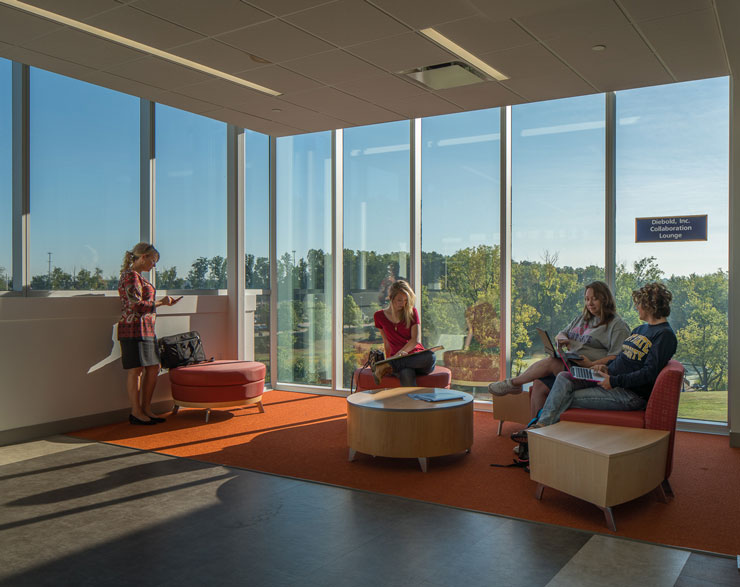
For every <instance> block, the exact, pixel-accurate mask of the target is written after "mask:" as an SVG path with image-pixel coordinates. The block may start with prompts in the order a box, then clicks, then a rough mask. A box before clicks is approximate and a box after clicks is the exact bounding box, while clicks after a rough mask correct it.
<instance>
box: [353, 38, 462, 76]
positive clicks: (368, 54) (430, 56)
mask: <svg viewBox="0 0 740 587" xmlns="http://www.w3.org/2000/svg"><path fill="white" fill-rule="evenodd" d="M347 50H348V51H349V52H351V53H353V54H354V55H357V56H358V57H361V58H362V59H364V60H365V61H369V62H370V63H374V64H375V65H377V66H378V67H382V68H383V69H386V70H388V71H393V72H398V71H403V70H406V69H412V68H414V67H422V66H425V65H437V64H439V63H446V62H448V61H453V60H455V59H456V57H455V56H454V55H452V54H451V53H448V52H447V51H445V50H444V49H442V48H441V47H438V46H437V45H435V44H434V43H432V42H431V41H428V40H427V39H425V38H424V37H422V36H421V35H420V34H418V33H404V34H402V35H397V36H395V37H387V38H385V39H380V40H378V41H370V42H369V43H362V44H359V45H353V46H352V47H349V48H348V49H347Z"/></svg>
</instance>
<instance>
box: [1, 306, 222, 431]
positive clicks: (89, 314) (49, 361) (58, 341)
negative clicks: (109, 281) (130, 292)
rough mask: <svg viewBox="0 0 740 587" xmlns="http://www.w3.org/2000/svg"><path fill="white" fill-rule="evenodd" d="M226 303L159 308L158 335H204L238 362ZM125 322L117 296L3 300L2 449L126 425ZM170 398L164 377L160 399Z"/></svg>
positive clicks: (212, 352) (211, 349) (208, 345)
mask: <svg viewBox="0 0 740 587" xmlns="http://www.w3.org/2000/svg"><path fill="white" fill-rule="evenodd" d="M227 301H228V300H227V297H226V296H216V295H208V296H185V297H184V298H183V299H182V301H180V303H178V304H177V305H176V306H173V307H172V308H167V307H162V308H159V309H158V310H159V311H158V317H157V323H156V327H157V334H158V335H159V336H166V335H168V334H177V333H179V332H186V331H189V330H197V331H198V332H200V335H201V338H202V339H203V344H204V347H205V351H206V354H207V355H208V356H209V357H211V356H214V357H215V358H217V359H222V358H236V357H235V356H233V357H232V354H233V352H235V351H234V350H233V349H234V348H235V345H234V344H232V343H231V342H230V341H228V340H226V335H225V333H226V332H228V331H229V329H228V328H227V321H228V319H229V318H228V314H227V309H228V308H227ZM119 316H120V301H119V299H118V296H117V295H83V296H74V297H46V298H44V297H29V298H26V297H12V296H1V297H0V400H1V402H2V403H1V404H0V406H1V407H0V444H8V443H11V442H19V441H22V440H28V439H31V438H38V437H41V436H46V435H48V434H54V433H62V432H71V431H73V430H76V429H80V428H82V427H84V426H93V425H98V424H102V423H105V422H108V421H115V419H119V420H120V419H121V417H122V415H123V414H125V412H126V410H127V409H128V400H127V395H126V389H125V372H124V371H123V369H122V368H121V362H120V359H119V358H117V357H119V356H120V351H119V349H118V345H117V343H114V341H113V340H112V334H113V327H114V325H115V323H116V322H117V321H118V317H119ZM91 368H92V369H93V370H92V371H91ZM169 399H170V387H169V377H168V376H167V375H161V376H160V378H159V381H158V383H157V389H156V391H155V395H154V401H155V402H166V401H168V400H169Z"/></svg>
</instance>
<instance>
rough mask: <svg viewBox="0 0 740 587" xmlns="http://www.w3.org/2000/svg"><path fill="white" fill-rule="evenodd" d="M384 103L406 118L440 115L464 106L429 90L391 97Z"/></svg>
mask: <svg viewBox="0 0 740 587" xmlns="http://www.w3.org/2000/svg"><path fill="white" fill-rule="evenodd" d="M383 105H384V106H385V107H386V108H388V109H389V110H393V112H398V113H399V114H401V115H403V116H405V117H406V118H422V117H424V116H438V115H440V114H452V113H453V112H462V108H460V107H459V106H458V105H456V104H452V103H450V102H448V101H447V100H443V99H442V98H439V97H437V96H435V95H434V94H430V93H428V92H426V93H424V94H419V95H418V96H410V97H407V98H397V99H396V98H390V99H388V100H386V101H385V102H384V104H383Z"/></svg>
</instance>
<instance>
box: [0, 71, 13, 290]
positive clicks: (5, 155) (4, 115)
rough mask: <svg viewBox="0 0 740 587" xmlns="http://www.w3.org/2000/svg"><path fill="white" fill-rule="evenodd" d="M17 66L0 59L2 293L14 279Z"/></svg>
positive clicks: (0, 262) (0, 250)
mask: <svg viewBox="0 0 740 587" xmlns="http://www.w3.org/2000/svg"><path fill="white" fill-rule="evenodd" d="M12 74H13V65H12V63H11V62H10V61H8V60H7V59H0V291H5V290H9V289H11V288H12V282H11V280H12V277H13V154H12V153H13V144H12V139H13V131H12V115H13V113H12V103H13V97H12V80H13V75H12Z"/></svg>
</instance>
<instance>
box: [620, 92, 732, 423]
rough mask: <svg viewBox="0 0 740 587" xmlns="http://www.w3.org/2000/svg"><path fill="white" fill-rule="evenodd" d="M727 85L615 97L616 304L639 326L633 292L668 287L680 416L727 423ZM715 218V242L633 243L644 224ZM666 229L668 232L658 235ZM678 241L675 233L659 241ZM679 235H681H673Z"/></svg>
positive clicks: (711, 224) (711, 228) (710, 230)
mask: <svg viewBox="0 0 740 587" xmlns="http://www.w3.org/2000/svg"><path fill="white" fill-rule="evenodd" d="M728 136H729V80H728V78H717V79H711V80H702V81H696V82H688V83H681V84H672V85H666V86H658V87H653V88H642V89H639V90H630V91H625V92H619V93H618V94H617V263H618V269H617V271H618V273H617V293H618V296H617V303H618V309H619V311H620V312H621V313H622V315H623V316H624V317H625V319H627V320H628V322H629V323H630V326H632V327H634V326H637V325H638V324H639V319H638V317H637V312H636V311H635V310H634V308H633V307H632V301H631V296H630V292H631V291H632V290H633V289H635V288H636V287H639V286H641V285H643V284H644V283H647V282H650V281H656V280H660V281H663V282H664V283H665V284H666V286H667V287H668V289H670V290H671V292H672V293H673V304H672V309H671V315H670V317H669V319H668V320H669V322H670V323H671V326H673V329H674V330H675V331H676V336H677V337H678V350H677V353H676V357H675V358H677V359H678V360H680V361H682V362H683V364H684V367H686V382H685V391H686V392H696V393H682V394H681V401H680V404H679V410H678V415H679V417H681V418H691V419H700V420H714V421H722V422H724V421H726V420H727V368H728V365H727V292H728V267H729V259H728V250H729V248H728V247H729V244H728V238H729V232H728V231H729V226H728V206H729V202H728V177H729V175H728V174H729V169H728V160H729V153H728V148H729V147H728ZM705 214H706V215H707V240H701V241H690V240H683V239H682V240H674V239H672V238H671V239H666V238H663V239H658V240H657V241H655V242H635V241H636V238H635V237H636V235H635V219H636V218H664V217H674V216H692V215H705ZM649 222H650V221H649ZM656 226H660V225H656ZM655 232H656V233H657V232H661V233H662V234H670V233H671V231H657V230H656V231H655ZM674 234H675V233H674Z"/></svg>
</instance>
